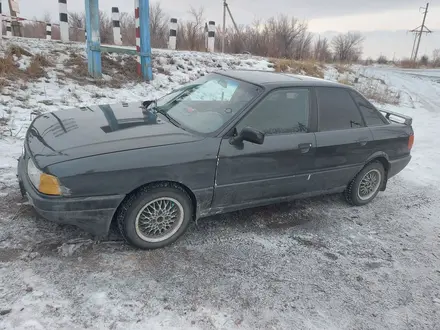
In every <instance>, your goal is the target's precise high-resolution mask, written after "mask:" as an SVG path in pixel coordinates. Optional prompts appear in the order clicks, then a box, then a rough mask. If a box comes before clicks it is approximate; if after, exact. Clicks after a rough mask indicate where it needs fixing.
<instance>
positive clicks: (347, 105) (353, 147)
mask: <svg viewBox="0 0 440 330" xmlns="http://www.w3.org/2000/svg"><path fill="white" fill-rule="evenodd" d="M316 96H317V105H318V132H316V141H317V149H316V163H315V165H316V168H317V171H318V173H317V175H316V176H315V177H314V178H313V180H312V181H313V183H314V184H315V185H316V187H318V188H319V190H323V191H326V190H333V189H335V190H338V189H342V188H344V187H345V186H346V185H347V184H348V183H349V182H350V181H351V179H352V178H353V177H354V176H355V175H356V174H357V173H358V171H359V170H360V169H361V168H362V167H363V165H364V164H365V162H366V160H367V159H368V158H369V157H370V155H371V154H372V152H373V149H374V146H373V135H372V133H371V130H370V129H369V128H368V127H366V125H365V123H364V120H363V118H362V116H361V114H360V112H359V109H358V108H357V106H356V104H355V103H354V101H353V99H352V97H351V96H350V94H349V91H348V90H347V89H345V88H338V87H319V88H316Z"/></svg>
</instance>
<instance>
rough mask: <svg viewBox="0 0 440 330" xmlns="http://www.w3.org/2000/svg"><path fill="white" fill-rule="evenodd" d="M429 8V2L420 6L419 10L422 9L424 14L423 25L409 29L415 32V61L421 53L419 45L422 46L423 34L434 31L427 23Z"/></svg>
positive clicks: (413, 52) (413, 57) (413, 51)
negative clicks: (424, 5)
mask: <svg viewBox="0 0 440 330" xmlns="http://www.w3.org/2000/svg"><path fill="white" fill-rule="evenodd" d="M428 8H429V2H428V3H427V4H426V7H420V9H419V10H422V14H423V21H422V25H420V26H418V27H416V28H415V29H413V30H410V31H409V32H411V33H414V34H415V37H414V43H413V48H412V51H411V60H413V61H414V62H415V61H416V60H417V55H418V54H419V47H420V41H421V40H422V34H423V33H426V34H428V33H432V31H431V30H430V29H428V27H427V26H426V25H425V21H426V15H427V14H428Z"/></svg>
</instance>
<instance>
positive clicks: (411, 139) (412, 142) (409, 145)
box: [408, 134, 414, 150]
mask: <svg viewBox="0 0 440 330" xmlns="http://www.w3.org/2000/svg"><path fill="white" fill-rule="evenodd" d="M413 145H414V134H411V135H410V136H409V139H408V150H411V149H412V147H413Z"/></svg>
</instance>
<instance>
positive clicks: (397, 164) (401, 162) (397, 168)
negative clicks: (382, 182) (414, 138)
mask: <svg viewBox="0 0 440 330" xmlns="http://www.w3.org/2000/svg"><path fill="white" fill-rule="evenodd" d="M410 161H411V155H408V156H406V157H403V158H399V159H395V160H391V161H390V168H389V170H388V178H392V177H393V176H395V175H396V174H398V173H400V172H401V171H402V170H403V169H404V168H405V167H406V165H408V164H409V162H410Z"/></svg>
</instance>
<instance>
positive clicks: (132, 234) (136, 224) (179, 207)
mask: <svg viewBox="0 0 440 330" xmlns="http://www.w3.org/2000/svg"><path fill="white" fill-rule="evenodd" d="M164 212H165V213H164ZM193 216H194V207H193V203H192V201H191V197H190V196H189V195H188V193H187V192H186V191H185V190H184V189H183V188H181V187H180V186H178V185H173V184H167V183H162V184H155V185H151V186H145V187H142V188H141V189H139V190H138V191H136V192H135V193H133V194H132V195H130V196H129V197H128V198H127V199H126V200H125V201H124V202H123V204H122V205H121V207H120V208H119V210H118V212H117V216H116V219H117V223H118V227H119V231H120V232H121V234H122V236H123V237H124V239H125V240H126V241H127V242H128V243H129V244H131V245H132V246H135V247H137V248H140V249H144V250H150V249H158V248H162V247H165V246H167V245H170V244H172V243H174V242H175V241H176V240H177V239H178V238H180V237H181V236H182V235H183V234H184V233H185V231H186V230H187V228H188V226H189V223H190V222H191V220H192V219H193ZM173 219H174V222H172V221H173ZM168 226H169V227H170V228H168ZM167 228H168V229H167ZM159 230H164V233H162V232H158V231H159Z"/></svg>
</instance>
